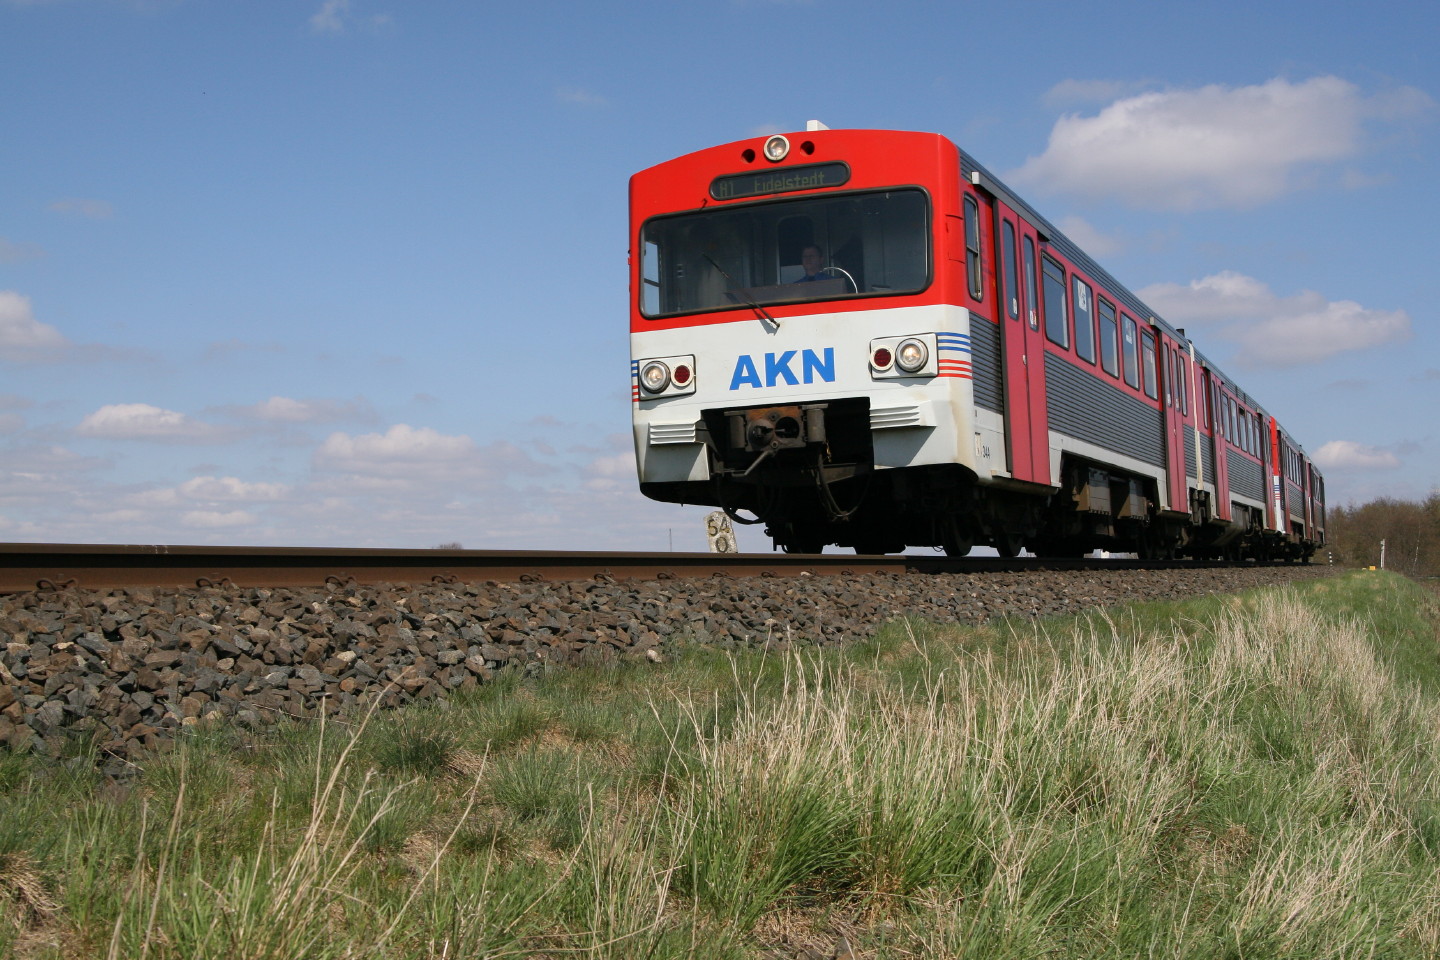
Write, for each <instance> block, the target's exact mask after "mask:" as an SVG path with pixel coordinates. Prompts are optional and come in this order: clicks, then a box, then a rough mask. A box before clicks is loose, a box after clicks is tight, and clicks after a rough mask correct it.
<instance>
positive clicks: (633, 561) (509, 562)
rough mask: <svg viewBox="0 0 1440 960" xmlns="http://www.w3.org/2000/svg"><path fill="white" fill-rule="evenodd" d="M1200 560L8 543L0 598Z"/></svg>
mask: <svg viewBox="0 0 1440 960" xmlns="http://www.w3.org/2000/svg"><path fill="white" fill-rule="evenodd" d="M1199 566H1223V564H1200V563H1195V562H1193V561H1180V562H1169V563H1155V562H1140V561H1135V560H1113V559H1112V560H1094V559H1088V560H1048V559H1047V560H1036V559H1034V558H1017V559H1013V560H1006V559H1001V558H997V557H967V558H964V559H955V558H949V557H942V556H938V555H937V556H908V555H907V556H861V555H854V554H808V555H805V554H783V553H765V554H743V553H742V554H734V553H732V554H719V553H659V554H656V553H603V552H573V551H570V552H552V551H543V550H446V549H435V550H387V549H373V548H356V549H330V548H323V547H206V546H172V545H163V544H162V545H157V544H134V545H123V544H67V543H0V593H19V592H24V591H30V590H55V589H65V588H76V589H82V590H113V589H117V588H133V587H173V588H177V589H192V588H196V587H206V586H221V585H227V584H228V585H233V586H237V587H319V586H324V585H325V584H327V583H336V582H339V583H344V582H347V581H352V580H353V581H355V582H356V583H361V584H372V583H414V582H418V581H436V580H438V581H454V582H467V581H468V582H474V581H483V580H496V581H508V582H516V581H542V580H547V581H558V580H588V579H592V578H596V577H601V578H604V577H609V578H612V579H616V580H626V579H636V580H656V579H672V578H685V577H712V576H717V575H719V576H730V577H737V578H739V577H753V576H777V577H794V576H801V575H807V574H808V575H811V576H835V575H851V576H853V575H858V574H868V573H907V572H908V573H975V572H1003V571H1021V570H1037V569H1044V570H1076V569H1097V568H1098V569H1107V570H1124V569H1137V568H1141V567H1143V568H1146V569H1157V568H1161V569H1164V568H1187V569H1194V568H1196V567H1199Z"/></svg>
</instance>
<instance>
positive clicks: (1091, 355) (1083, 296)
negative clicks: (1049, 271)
mask: <svg viewBox="0 0 1440 960" xmlns="http://www.w3.org/2000/svg"><path fill="white" fill-rule="evenodd" d="M1074 287H1075V354H1076V356H1078V357H1080V359H1082V360H1089V361H1090V362H1091V363H1094V362H1095V313H1094V309H1093V304H1094V301H1093V300H1092V299H1091V296H1092V294H1091V292H1090V285H1089V284H1088V283H1086V282H1085V281H1084V280H1081V279H1080V278H1079V277H1076V278H1075V283H1074Z"/></svg>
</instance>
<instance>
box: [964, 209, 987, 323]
mask: <svg viewBox="0 0 1440 960" xmlns="http://www.w3.org/2000/svg"><path fill="white" fill-rule="evenodd" d="M965 272H966V273H967V274H968V275H969V277H970V296H972V297H974V298H975V299H976V300H983V299H985V296H984V294H985V286H984V283H983V282H982V273H981V269H980V205H979V204H978V203H976V202H975V198H974V197H966V198H965Z"/></svg>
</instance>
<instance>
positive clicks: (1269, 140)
mask: <svg viewBox="0 0 1440 960" xmlns="http://www.w3.org/2000/svg"><path fill="white" fill-rule="evenodd" d="M1433 106H1434V102H1433V101H1432V100H1431V99H1430V98H1429V97H1428V96H1427V95H1425V94H1424V93H1421V92H1420V91H1418V90H1414V89H1412V88H1403V89H1401V90H1398V91H1394V92H1391V93H1387V94H1381V95H1378V96H1374V97H1370V98H1368V99H1367V98H1366V97H1364V96H1362V95H1361V93H1360V91H1359V89H1358V88H1357V87H1356V86H1355V85H1354V84H1351V83H1349V82H1347V81H1345V80H1342V79H1340V78H1339V77H1329V76H1327V77H1315V78H1313V79H1310V80H1306V81H1303V82H1300V83H1291V82H1290V81H1288V80H1284V79H1280V78H1277V79H1274V80H1270V81H1268V82H1266V83H1262V84H1258V85H1255V86H1248V87H1226V86H1221V85H1219V84H1212V85H1210V86H1206V87H1201V88H1199V89H1192V90H1165V91H1160V92H1152V93H1144V94H1140V95H1138V96H1133V97H1128V98H1126V99H1122V100H1117V101H1115V102H1114V103H1111V104H1110V105H1109V106H1107V107H1105V108H1104V109H1102V110H1101V111H1100V112H1099V113H1098V114H1096V115H1094V116H1081V115H1079V114H1067V115H1065V116H1063V117H1061V118H1060V119H1059V120H1058V121H1056V123H1055V126H1054V128H1053V129H1052V130H1051V132H1050V141H1049V143H1048V145H1047V146H1046V149H1045V152H1044V153H1043V154H1041V155H1040V156H1038V157H1031V158H1030V159H1028V160H1027V161H1026V162H1025V163H1024V164H1023V165H1022V166H1021V167H1020V168H1019V169H1018V170H1016V171H1014V172H1012V173H1011V174H1010V177H1011V178H1012V179H1013V180H1014V181H1015V182H1016V183H1018V184H1022V185H1031V186H1034V187H1035V188H1037V189H1040V190H1042V191H1045V190H1049V191H1057V192H1063V193H1070V194H1075V195H1079V196H1088V197H1106V198H1118V199H1119V200H1121V201H1123V202H1125V203H1128V204H1130V205H1132V206H1136V207H1141V208H1147V209H1159V210H1195V209H1204V208H1210V207H1241V208H1244V207H1253V206H1256V205H1257V204H1261V203H1265V202H1267V201H1270V200H1273V199H1275V198H1277V197H1279V196H1281V195H1282V194H1284V193H1286V192H1288V191H1290V190H1293V189H1295V188H1296V187H1297V186H1299V185H1301V184H1302V183H1303V182H1304V181H1305V179H1306V178H1307V177H1309V176H1313V174H1314V172H1315V171H1316V170H1317V169H1318V168H1320V167H1323V166H1324V165H1326V164H1332V163H1335V162H1337V161H1341V160H1345V159H1347V158H1350V157H1354V156H1356V155H1358V154H1359V153H1361V152H1362V150H1363V149H1364V146H1365V131H1364V123H1365V121H1367V120H1380V121H1386V122H1394V121H1397V120H1401V119H1404V118H1406V117H1411V116H1415V115H1417V114H1420V113H1424V112H1427V111H1429V110H1430V109H1431V108H1432V107H1433ZM1336 177H1337V178H1338V177H1339V175H1338V174H1337V175H1336Z"/></svg>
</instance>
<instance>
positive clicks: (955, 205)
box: [630, 124, 1325, 559]
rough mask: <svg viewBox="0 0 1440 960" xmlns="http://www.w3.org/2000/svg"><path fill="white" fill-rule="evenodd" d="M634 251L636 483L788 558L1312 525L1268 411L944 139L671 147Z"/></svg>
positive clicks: (1321, 514)
mask: <svg viewBox="0 0 1440 960" xmlns="http://www.w3.org/2000/svg"><path fill="white" fill-rule="evenodd" d="M630 243H631V258H630V280H631V283H630V287H631V298H630V299H631V303H630V342H631V357H632V362H631V381H632V399H633V404H632V407H633V414H634V416H633V424H634V440H635V451H636V460H637V466H638V470H639V477H640V486H641V490H642V492H644V493H645V494H646V495H647V496H649V497H652V498H654V499H657V500H663V501H671V502H677V503H693V504H705V505H713V506H719V507H722V508H724V509H725V510H726V511H727V512H728V513H730V514H731V516H732V517H734V518H735V519H737V520H740V521H741V522H763V523H764V524H765V526H766V530H767V532H768V533H769V535H770V536H771V537H772V538H773V539H774V542H775V543H776V545H777V546H779V547H781V548H783V549H785V550H788V551H797V552H818V551H819V550H820V549H822V548H823V547H824V546H825V545H828V544H838V545H840V546H845V547H852V548H854V549H855V550H856V551H858V552H863V553H885V552H894V551H897V550H901V549H903V548H904V547H905V546H907V545H910V546H937V547H942V548H943V549H944V550H945V551H946V552H947V553H949V554H951V555H964V554H965V553H967V552H969V550H970V549H971V547H972V546H973V545H975V544H977V543H978V544H988V545H991V546H993V547H995V548H996V550H998V551H999V552H1000V553H1001V554H1002V555H1006V556H1013V555H1015V554H1017V553H1018V552H1019V551H1020V550H1021V549H1022V548H1026V547H1028V548H1029V549H1030V550H1032V551H1033V552H1035V553H1038V554H1041V555H1080V554H1082V553H1084V552H1087V551H1090V550H1093V549H1107V550H1112V551H1131V552H1136V553H1139V554H1141V555H1142V556H1150V557H1163V556H1177V555H1189V556H1196V557H1219V556H1224V557H1231V558H1242V557H1250V558H1259V559H1266V558H1275V557H1278V558H1287V559H1304V558H1308V557H1309V556H1310V555H1311V554H1312V553H1313V552H1314V550H1315V548H1316V547H1317V546H1318V545H1319V544H1321V543H1323V542H1324V523H1325V504H1324V486H1323V481H1322V479H1321V477H1320V475H1319V473H1318V472H1317V471H1316V470H1315V469H1314V466H1313V464H1311V462H1310V461H1309V459H1308V458H1307V457H1306V456H1305V453H1304V451H1303V450H1302V449H1301V448H1300V447H1299V445H1298V444H1296V443H1295V442H1294V441H1293V439H1292V438H1291V437H1290V436H1289V434H1288V433H1286V431H1285V430H1284V429H1283V428H1282V427H1281V426H1280V425H1279V424H1278V423H1277V422H1276V421H1275V420H1274V418H1273V417H1271V416H1269V415H1268V414H1267V413H1266V412H1265V410H1264V409H1263V408H1262V407H1261V406H1260V405H1259V404H1258V403H1257V402H1256V401H1255V400H1254V399H1253V398H1252V397H1251V396H1250V395H1249V394H1247V393H1246V392H1245V391H1244V390H1243V389H1241V388H1240V387H1239V386H1238V385H1237V384H1236V383H1235V381H1234V380H1232V379H1231V378H1229V377H1227V376H1226V375H1225V374H1224V373H1222V372H1221V371H1220V370H1219V369H1218V368H1217V367H1216V366H1215V365H1214V364H1213V363H1212V362H1210V361H1209V360H1208V359H1207V358H1206V357H1205V355H1204V354H1203V353H1201V352H1200V351H1199V350H1198V349H1197V347H1196V346H1195V344H1194V343H1193V342H1192V341H1191V340H1189V338H1187V337H1186V336H1185V333H1184V331H1183V330H1180V329H1176V328H1174V327H1172V326H1170V325H1169V324H1167V323H1166V322H1165V321H1164V320H1163V319H1161V318H1159V317H1157V316H1156V315H1155V314H1154V312H1153V311H1151V310H1150V309H1149V308H1147V307H1146V306H1145V304H1144V303H1142V302H1141V301H1140V300H1139V299H1138V298H1137V297H1136V296H1135V295H1134V294H1133V293H1131V292H1130V291H1129V290H1127V289H1126V288H1125V287H1123V286H1122V285H1120V284H1119V283H1118V282H1117V281H1116V280H1115V279H1114V278H1113V277H1111V276H1110V275H1109V274H1108V273H1106V272H1105V271H1104V270H1103V269H1102V268H1101V267H1100V266H1099V265H1098V264H1096V263H1095V262H1094V261H1093V260H1092V259H1091V258H1090V257H1088V256H1087V255H1086V254H1085V253H1084V252H1083V251H1082V250H1080V249H1079V247H1077V246H1076V245H1075V244H1074V243H1072V242H1071V241H1070V240H1068V239H1067V238H1066V237H1065V236H1064V235H1063V234H1062V233H1061V232H1060V231H1058V230H1057V229H1055V227H1054V226H1053V225H1051V224H1050V223H1049V222H1048V221H1046V220H1045V219H1044V218H1043V217H1041V216H1040V215H1039V214H1038V213H1036V212H1035V210H1034V209H1033V208H1031V207H1030V206H1029V205H1028V204H1027V203H1025V202H1024V201H1023V200H1021V199H1020V198H1018V197H1017V196H1016V195H1014V194H1013V193H1012V192H1011V191H1010V190H1009V189H1008V188H1006V187H1005V185H1004V184H1002V183H1001V182H1000V181H999V180H997V179H996V178H995V177H993V176H992V175H990V174H989V173H988V172H987V171H986V170H985V169H984V168H982V167H980V166H979V165H978V164H976V163H975V162H974V161H973V160H972V159H971V158H970V157H969V156H967V155H965V154H964V153H962V152H961V151H960V150H959V149H958V148H957V147H956V146H955V145H954V144H953V143H951V142H950V141H949V140H947V139H946V138H944V137H941V136H938V135H935V134H926V133H911V132H898V131H877V130H827V129H824V128H823V127H821V126H820V125H818V124H812V125H811V129H809V130H807V131H806V132H804V133H796V134H791V135H787V136H781V135H776V136H771V137H762V138H756V139H752V140H743V141H739V142H737V143H731V144H726V145H724V146H719V147H713V148H710V149H706V150H701V151H699V152H696V153H691V154H688V155H686V156H683V157H679V158H676V159H674V160H670V161H667V162H665V163H661V164H659V165H657V166H654V167H651V168H649V169H647V170H644V171H642V172H640V173H637V174H636V175H635V176H634V177H632V178H631V181H630ZM746 514H749V515H750V516H746Z"/></svg>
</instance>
